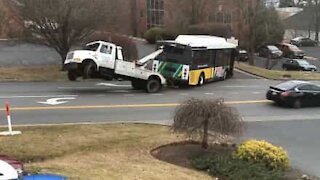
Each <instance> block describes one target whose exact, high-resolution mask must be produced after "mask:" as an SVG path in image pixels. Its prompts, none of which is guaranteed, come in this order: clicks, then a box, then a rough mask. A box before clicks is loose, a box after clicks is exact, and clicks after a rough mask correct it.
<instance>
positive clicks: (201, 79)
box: [198, 73, 204, 86]
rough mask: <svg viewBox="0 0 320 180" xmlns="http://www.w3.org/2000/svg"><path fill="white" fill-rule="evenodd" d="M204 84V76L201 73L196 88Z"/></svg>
mask: <svg viewBox="0 0 320 180" xmlns="http://www.w3.org/2000/svg"><path fill="white" fill-rule="evenodd" d="M203 84H204V75H203V73H201V75H200V76H199V80H198V86H202V85H203Z"/></svg>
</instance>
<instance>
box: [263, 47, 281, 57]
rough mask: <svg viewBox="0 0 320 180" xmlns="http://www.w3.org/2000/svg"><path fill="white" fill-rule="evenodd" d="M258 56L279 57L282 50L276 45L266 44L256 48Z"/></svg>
mask: <svg viewBox="0 0 320 180" xmlns="http://www.w3.org/2000/svg"><path fill="white" fill-rule="evenodd" d="M258 52H259V56H260V57H266V58H272V59H279V58H281V57H282V54H283V53H282V51H281V50H280V49H278V48H277V47H276V46H273V45H268V46H262V47H260V48H259V50H258Z"/></svg>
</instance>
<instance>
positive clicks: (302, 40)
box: [290, 37, 318, 47]
mask: <svg viewBox="0 0 320 180" xmlns="http://www.w3.org/2000/svg"><path fill="white" fill-rule="evenodd" d="M290 44H293V45H296V46H298V47H301V46H317V45H318V42H317V41H314V40H312V39H310V38H306V37H296V38H294V39H291V40H290Z"/></svg>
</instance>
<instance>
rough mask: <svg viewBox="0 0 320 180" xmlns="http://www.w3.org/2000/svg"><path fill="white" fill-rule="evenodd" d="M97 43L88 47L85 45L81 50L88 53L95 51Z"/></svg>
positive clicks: (97, 46)
mask: <svg viewBox="0 0 320 180" xmlns="http://www.w3.org/2000/svg"><path fill="white" fill-rule="evenodd" d="M99 45H100V44H99V43H96V44H90V45H87V46H85V47H84V48H83V50H89V51H96V50H97V49H98V48H99Z"/></svg>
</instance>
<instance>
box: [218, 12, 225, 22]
mask: <svg viewBox="0 0 320 180" xmlns="http://www.w3.org/2000/svg"><path fill="white" fill-rule="evenodd" d="M216 18H217V21H216V22H217V23H223V13H222V12H218V13H217V16H216Z"/></svg>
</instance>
